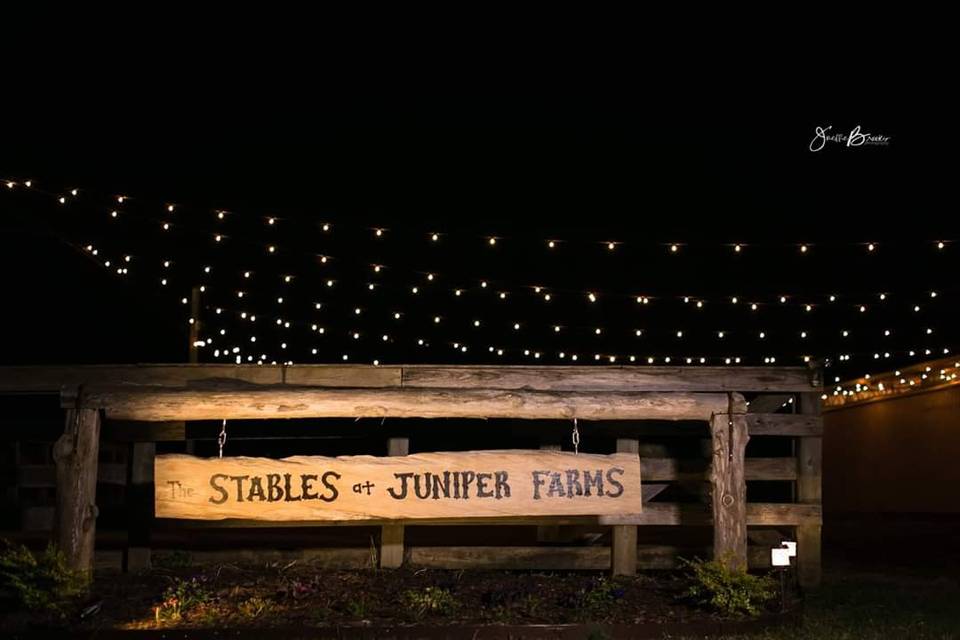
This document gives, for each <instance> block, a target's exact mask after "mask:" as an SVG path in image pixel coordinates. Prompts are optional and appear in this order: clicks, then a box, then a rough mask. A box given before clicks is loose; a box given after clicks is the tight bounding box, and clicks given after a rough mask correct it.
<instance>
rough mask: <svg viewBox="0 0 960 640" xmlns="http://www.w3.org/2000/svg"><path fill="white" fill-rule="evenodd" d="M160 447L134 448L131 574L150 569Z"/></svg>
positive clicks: (130, 496) (129, 488)
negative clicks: (155, 487)
mask: <svg viewBox="0 0 960 640" xmlns="http://www.w3.org/2000/svg"><path fill="white" fill-rule="evenodd" d="M156 451H157V445H156V443H154V442H134V443H133V444H132V445H131V447H130V481H129V483H128V484H127V555H126V569H127V571H141V570H146V569H149V568H150V529H151V525H152V524H153V509H154V484H153V463H154V458H155V457H156Z"/></svg>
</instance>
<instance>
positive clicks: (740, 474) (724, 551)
mask: <svg viewBox="0 0 960 640" xmlns="http://www.w3.org/2000/svg"><path fill="white" fill-rule="evenodd" d="M710 430H711V434H712V446H713V462H712V464H711V467H710V484H711V485H712V486H711V497H712V502H713V557H714V558H717V559H719V560H720V561H722V562H724V563H725V564H726V565H727V566H728V567H729V568H731V569H737V568H745V567H746V566H747V483H746V477H745V475H744V452H745V451H746V448H747V440H749V439H750V436H748V435H747V421H746V418H745V417H744V416H743V415H737V414H720V415H716V416H714V418H713V420H712V421H711V422H710Z"/></svg>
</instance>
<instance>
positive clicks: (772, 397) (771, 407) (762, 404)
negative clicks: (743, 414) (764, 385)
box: [747, 393, 793, 413]
mask: <svg viewBox="0 0 960 640" xmlns="http://www.w3.org/2000/svg"><path fill="white" fill-rule="evenodd" d="M792 397H793V394H789V393H786V394H785V393H772V394H765V395H761V396H757V397H756V398H754V399H753V400H751V401H750V404H748V405H747V411H748V412H749V413H774V412H775V411H777V409H782V408H783V405H785V404H789V403H790V398H792Z"/></svg>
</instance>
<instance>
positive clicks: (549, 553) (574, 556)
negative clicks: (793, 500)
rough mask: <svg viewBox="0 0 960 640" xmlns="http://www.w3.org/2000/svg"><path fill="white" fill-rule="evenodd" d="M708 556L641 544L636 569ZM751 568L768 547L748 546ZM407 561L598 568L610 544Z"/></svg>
mask: <svg viewBox="0 0 960 640" xmlns="http://www.w3.org/2000/svg"><path fill="white" fill-rule="evenodd" d="M694 556H699V557H708V556H709V550H708V549H701V548H687V547H675V546H670V545H640V546H638V547H637V550H636V567H635V570H634V572H636V569H676V568H677V567H678V566H679V564H680V563H679V561H678V558H681V557H683V558H692V557H694ZM747 559H748V565H749V567H750V568H755V569H761V568H767V567H769V566H770V549H769V548H767V547H755V546H751V547H749V548H748V551H747ZM407 561H408V562H409V563H410V564H411V565H413V566H417V567H427V568H430V569H499V570H506V571H577V570H579V571H600V570H603V569H605V568H606V567H608V566H610V547H605V546H596V547H573V546H566V547H462V546H459V547H411V548H410V549H409V550H408V558H407Z"/></svg>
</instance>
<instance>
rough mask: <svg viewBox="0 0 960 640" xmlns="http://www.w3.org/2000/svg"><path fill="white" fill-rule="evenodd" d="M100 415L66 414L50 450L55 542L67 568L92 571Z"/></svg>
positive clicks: (91, 411) (89, 412) (92, 411)
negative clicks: (53, 468) (54, 483)
mask: <svg viewBox="0 0 960 640" xmlns="http://www.w3.org/2000/svg"><path fill="white" fill-rule="evenodd" d="M99 445H100V412H99V411H97V410H96V409H70V410H68V411H67V418H66V426H65V428H64V432H63V435H62V436H60V439H59V440H57V442H56V444H55V445H54V447H53V459H54V461H55V462H56V465H57V507H56V512H55V514H56V515H55V521H54V540H56V542H57V546H58V547H59V548H60V550H61V551H62V552H63V554H64V556H65V557H66V561H67V564H68V566H70V567H71V568H73V569H77V570H80V571H84V572H87V573H88V575H89V573H90V572H92V571H93V544H94V539H95V537H96V529H97V528H96V522H97V506H96V498H97V454H98V449H99Z"/></svg>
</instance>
